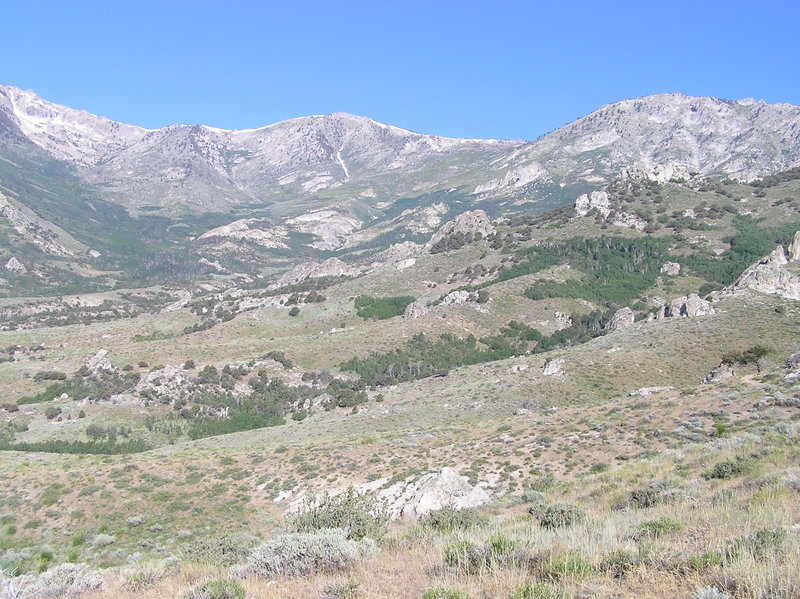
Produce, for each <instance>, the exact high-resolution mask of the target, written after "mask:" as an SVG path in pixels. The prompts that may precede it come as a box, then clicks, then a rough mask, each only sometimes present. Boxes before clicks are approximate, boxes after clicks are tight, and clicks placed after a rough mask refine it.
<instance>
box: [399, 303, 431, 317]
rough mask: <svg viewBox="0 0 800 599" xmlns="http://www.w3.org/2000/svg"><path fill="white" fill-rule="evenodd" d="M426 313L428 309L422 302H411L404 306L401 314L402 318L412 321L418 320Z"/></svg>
mask: <svg viewBox="0 0 800 599" xmlns="http://www.w3.org/2000/svg"><path fill="white" fill-rule="evenodd" d="M427 313H428V309H427V308H426V307H425V304H423V303H422V302H411V303H410V304H408V305H407V306H406V311H405V312H404V313H403V318H405V319H407V320H413V319H415V318H420V317H422V316H425V315H426V314H427Z"/></svg>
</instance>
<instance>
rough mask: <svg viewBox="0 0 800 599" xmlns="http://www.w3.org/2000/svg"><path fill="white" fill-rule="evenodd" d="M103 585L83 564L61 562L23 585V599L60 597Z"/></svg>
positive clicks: (97, 575) (57, 598)
mask: <svg viewBox="0 0 800 599" xmlns="http://www.w3.org/2000/svg"><path fill="white" fill-rule="evenodd" d="M102 586H103V579H102V577H101V576H100V575H99V574H98V573H96V572H93V571H91V570H89V568H88V567H87V566H85V565H83V564H62V565H60V566H56V567H55V568H53V569H52V570H48V571H47V572H45V573H43V574H42V575H41V576H40V577H39V578H38V579H37V580H36V581H34V582H33V583H32V584H29V585H25V592H24V594H23V595H22V597H24V598H25V599H62V598H63V597H72V596H76V595H80V594H82V593H84V592H86V591H91V590H96V589H99V588H101V587H102Z"/></svg>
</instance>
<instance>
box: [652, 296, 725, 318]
mask: <svg viewBox="0 0 800 599" xmlns="http://www.w3.org/2000/svg"><path fill="white" fill-rule="evenodd" d="M714 312H715V310H714V307H713V306H712V305H711V302H708V301H706V300H704V299H703V298H701V297H700V296H699V295H697V294H696V293H691V294H689V295H688V296H686V295H685V296H683V297H678V298H675V299H674V300H672V301H671V302H670V303H669V304H667V305H665V306H662V307H661V308H659V311H658V313H657V314H656V318H657V319H660V318H681V317H686V318H694V317H697V316H706V315H708V314H714Z"/></svg>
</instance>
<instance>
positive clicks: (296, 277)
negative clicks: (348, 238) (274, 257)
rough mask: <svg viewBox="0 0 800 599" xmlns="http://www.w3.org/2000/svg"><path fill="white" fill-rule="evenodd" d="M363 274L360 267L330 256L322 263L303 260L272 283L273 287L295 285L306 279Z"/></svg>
mask: <svg viewBox="0 0 800 599" xmlns="http://www.w3.org/2000/svg"><path fill="white" fill-rule="evenodd" d="M359 274H361V271H360V270H359V269H358V268H353V267H352V266H348V265H347V264H345V263H344V262H342V261H341V260H339V259H338V258H328V259H327V260H325V262H323V263H322V264H318V263H316V262H303V263H302V264H298V265H297V266H295V267H294V268H292V269H291V270H289V271H288V272H285V273H284V274H283V275H282V276H281V277H280V278H279V279H278V280H277V281H276V282H275V284H274V285H272V287H273V288H278V287H284V286H286V285H294V284H295V283H299V282H300V281H305V280H306V279H317V278H321V277H339V276H345V277H355V276H358V275H359Z"/></svg>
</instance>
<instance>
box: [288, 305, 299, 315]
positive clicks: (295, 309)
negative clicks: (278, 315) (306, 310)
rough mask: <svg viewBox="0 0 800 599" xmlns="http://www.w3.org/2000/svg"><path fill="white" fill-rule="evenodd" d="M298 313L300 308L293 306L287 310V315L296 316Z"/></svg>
mask: <svg viewBox="0 0 800 599" xmlns="http://www.w3.org/2000/svg"><path fill="white" fill-rule="evenodd" d="M298 314H300V308H298V307H297V306H294V307H293V308H292V309H291V310H289V316H297V315H298Z"/></svg>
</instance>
